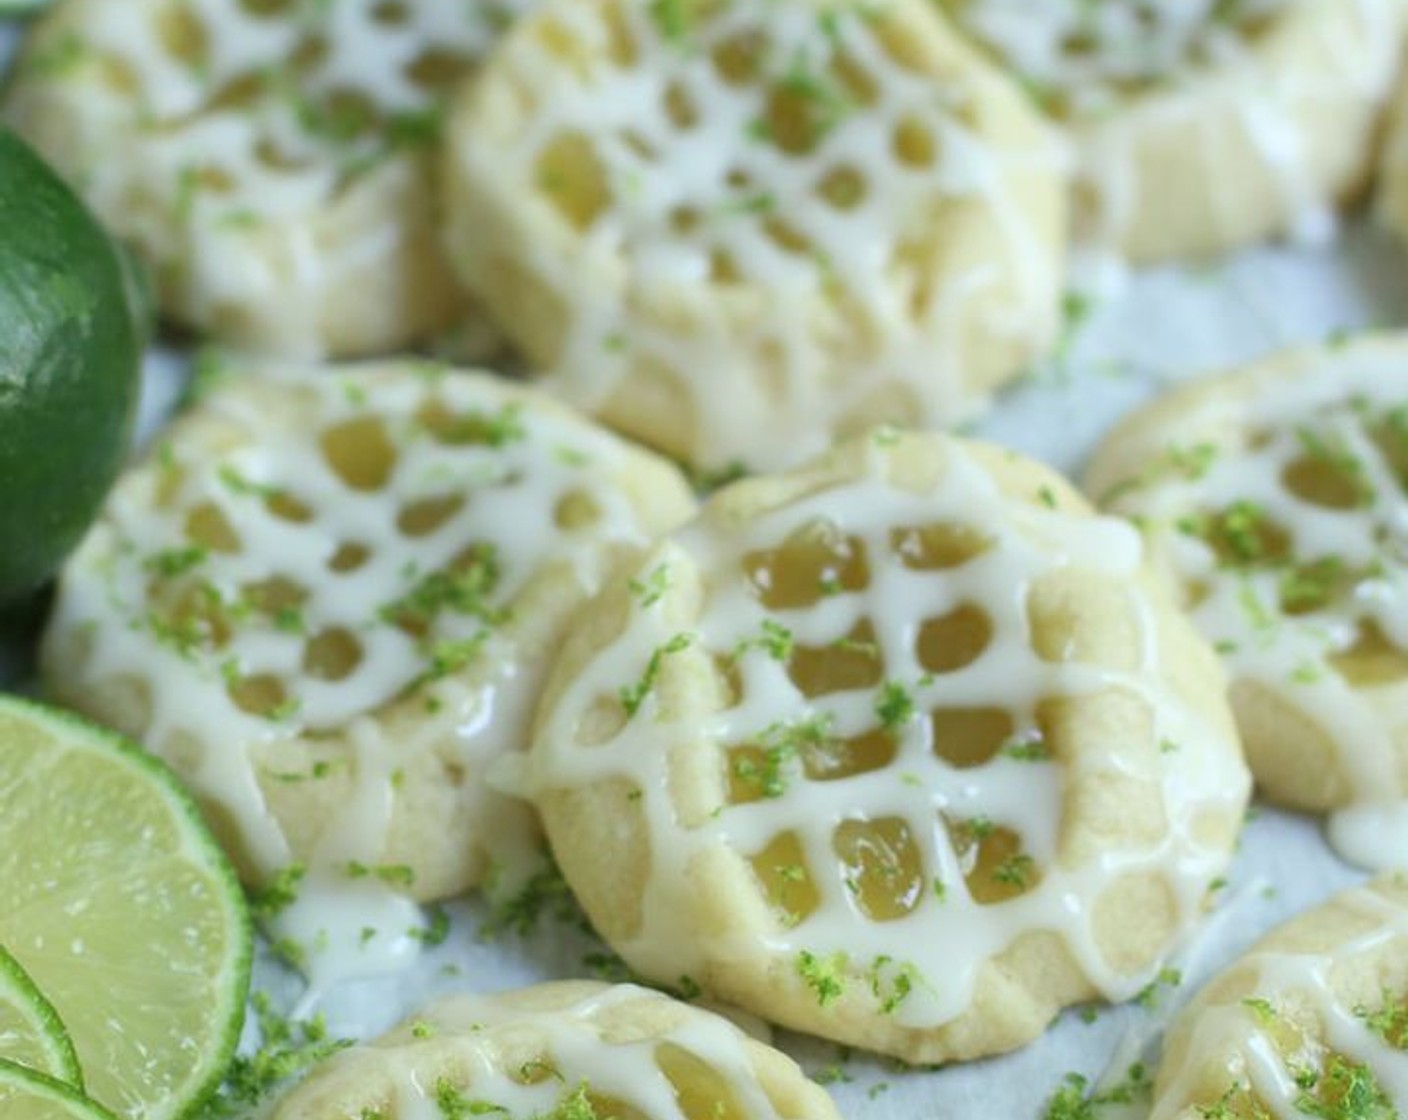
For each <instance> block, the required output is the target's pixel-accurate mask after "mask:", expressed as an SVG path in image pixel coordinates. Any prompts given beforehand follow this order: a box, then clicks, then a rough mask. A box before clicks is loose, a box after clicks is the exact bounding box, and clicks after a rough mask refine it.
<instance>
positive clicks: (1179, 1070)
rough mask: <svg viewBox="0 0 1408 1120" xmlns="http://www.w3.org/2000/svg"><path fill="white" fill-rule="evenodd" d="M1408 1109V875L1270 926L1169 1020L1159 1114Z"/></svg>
mask: <svg viewBox="0 0 1408 1120" xmlns="http://www.w3.org/2000/svg"><path fill="white" fill-rule="evenodd" d="M1405 1112H1408V881H1405V880H1404V879H1403V878H1402V877H1401V876H1392V877H1385V878H1381V879H1378V880H1376V881H1375V882H1373V883H1371V884H1369V885H1368V886H1366V887H1362V888H1358V889H1356V890H1352V891H1346V892H1345V893H1343V894H1340V895H1337V896H1336V897H1335V898H1333V899H1331V900H1330V901H1329V902H1327V903H1326V904H1324V905H1323V906H1320V907H1319V908H1317V909H1315V910H1312V911H1310V912H1309V913H1307V914H1302V915H1301V916H1300V917H1298V918H1296V919H1295V920H1293V921H1291V922H1288V923H1287V924H1286V925H1284V926H1282V927H1280V928H1279V929H1276V930H1274V931H1272V933H1270V934H1269V935H1267V936H1266V937H1265V938H1263V939H1262V940H1261V941H1260V942H1258V943H1257V945H1256V946H1254V947H1253V948H1252V949H1251V951H1250V952H1248V953H1247V955H1246V956H1244V957H1243V958H1242V959H1241V960H1239V961H1238V962H1237V963H1236V964H1234V965H1232V967H1231V968H1229V969H1227V971H1225V972H1223V973H1222V974H1221V975H1220V976H1218V977H1217V978H1216V979H1214V980H1213V981H1212V982H1211V983H1210V984H1209V985H1208V986H1207V988H1206V989H1204V990H1203V992H1201V993H1200V994H1199V996H1198V998H1197V999H1195V1000H1194V1001H1193V1002H1192V1003H1191V1004H1189V1005H1188V1007H1187V1008H1185V1009H1184V1010H1183V1011H1182V1012H1181V1013H1180V1014H1179V1017H1178V1019H1177V1020H1175V1022H1174V1024H1173V1026H1172V1027H1171V1028H1170V1030H1169V1033H1168V1037H1167V1039H1166V1040H1165V1044H1164V1059H1163V1065H1162V1067H1161V1068H1160V1070H1159V1076H1158V1080H1157V1082H1156V1084H1155V1089H1154V1107H1153V1112H1152V1114H1151V1120H1174V1118H1176V1120H1198V1118H1202V1117H1208V1118H1217V1120H1223V1118H1225V1120H1273V1118H1278V1117H1301V1116H1318V1117H1323V1118H1325V1120H1391V1118H1393V1117H1397V1116H1401V1115H1403V1114H1404V1113H1405Z"/></svg>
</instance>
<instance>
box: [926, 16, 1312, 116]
mask: <svg viewBox="0 0 1408 1120" xmlns="http://www.w3.org/2000/svg"><path fill="white" fill-rule="evenodd" d="M1291 2H1292V0H1238V2H1236V3H1233V4H1230V5H1229V4H1227V3H1224V2H1220V0H1097V2H1095V3H1091V2H1090V0H1048V2H1046V3H1042V4H1039V5H1034V4H1032V3H1030V2H1029V0H944V7H946V8H948V9H950V10H951V11H952V12H953V13H954V15H955V17H956V18H957V19H958V20H959V22H960V23H962V25H963V26H964V27H965V28H966V29H967V30H968V31H970V32H971V33H972V34H973V35H974V36H976V37H977V38H978V39H979V40H980V41H981V42H982V43H984V44H985V45H986V46H988V47H989V48H991V49H992V50H993V51H995V52H996V53H997V54H998V55H999V56H1000V57H1001V58H1002V59H1003V61H1004V62H1006V63H1007V64H1008V65H1009V66H1011V67H1012V69H1013V70H1015V71H1016V72H1017V73H1018V74H1020V75H1021V77H1022V79H1023V81H1025V82H1026V83H1027V84H1028V85H1029V86H1030V87H1031V88H1032V90H1033V92H1034V93H1035V94H1036V95H1037V97H1039V98H1040V99H1041V100H1042V101H1044V102H1047V103H1051V104H1054V105H1055V106H1057V107H1059V108H1061V109H1062V110H1064V111H1066V112H1070V113H1072V114H1076V115H1080V114H1091V115H1095V114H1099V113H1102V112H1110V111H1111V110H1113V109H1116V108H1118V107H1119V105H1120V104H1121V102H1122V101H1123V99H1124V98H1125V97H1127V96H1128V95H1129V93H1130V92H1132V91H1139V90H1143V89H1147V88H1149V87H1151V86H1156V85H1159V84H1162V83H1164V82H1168V81H1170V80H1177V79H1178V78H1179V77H1180V76H1182V75H1185V74H1187V73H1188V72H1189V71H1190V70H1196V69H1198V68H1201V67H1206V66H1209V65H1220V64H1226V63H1229V62H1230V63H1237V62H1241V61H1244V60H1245V58H1246V55H1247V36H1248V34H1249V33H1252V34H1254V29H1255V28H1256V26H1257V25H1258V24H1260V23H1262V22H1263V21H1265V20H1267V19H1268V18H1274V17H1275V15H1276V14H1277V13H1279V12H1280V11H1282V10H1283V9H1284V8H1286V7H1287V6H1288V4H1289V3H1291Z"/></svg>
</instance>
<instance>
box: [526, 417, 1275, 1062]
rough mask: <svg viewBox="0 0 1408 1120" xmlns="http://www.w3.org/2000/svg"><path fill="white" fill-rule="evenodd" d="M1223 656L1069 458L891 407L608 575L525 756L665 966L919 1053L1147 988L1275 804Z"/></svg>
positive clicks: (943, 1056)
mask: <svg viewBox="0 0 1408 1120" xmlns="http://www.w3.org/2000/svg"><path fill="white" fill-rule="evenodd" d="M1223 694H1224V682H1223V679H1222V676H1221V674H1220V672H1219V670H1218V667H1217V661H1216V658H1215V657H1214V656H1213V654H1212V652H1211V651H1210V650H1209V649H1208V648H1207V646H1206V644H1205V643H1204V642H1203V641H1202V640H1201V639H1200V638H1199V637H1198V636H1197V634H1196V633H1195V632H1194V631H1193V629H1192V627H1191V626H1189V625H1188V623H1187V622H1186V621H1185V620H1184V619H1183V618H1182V616H1181V615H1180V614H1179V613H1178V612H1177V611H1176V610H1175V609H1174V607H1173V605H1172V603H1171V601H1170V600H1169V598H1168V597H1167V595H1166V592H1165V591H1164V590H1163V588H1162V586H1161V585H1160V584H1159V583H1158V582H1157V581H1156V580H1154V579H1153V577H1152V575H1151V574H1150V573H1149V572H1148V571H1147V570H1146V568H1145V565H1144V556H1143V551H1142V547H1141V544H1140V541H1139V537H1138V535H1137V534H1136V533H1135V532H1134V531H1133V530H1132V529H1131V528H1130V527H1129V526H1127V525H1125V524H1124V523H1122V522H1120V521H1118V520H1115V519H1113V518H1103V517H1098V516H1095V515H1094V514H1093V513H1092V511H1091V510H1090V508H1089V507H1088V506H1087V505H1086V503H1085V502H1084V500H1083V499H1082V498H1081V497H1080V496H1079V495H1078V494H1076V493H1075V491H1074V490H1073V489H1072V488H1071V487H1070V486H1069V485H1068V484H1067V483H1066V482H1065V481H1064V480H1062V479H1061V478H1060V477H1059V476H1057V475H1055V474H1054V473H1053V472H1051V471H1050V470H1048V469H1047V468H1045V467H1042V466H1040V465H1039V464H1036V463H1034V462H1032V461H1030V460H1027V459H1024V458H1021V457H1019V456H1017V455H1016V454H1015V453H1010V452H1006V451H1003V450H1000V449H997V448H994V447H992V446H989V445H985V444H977V443H967V442H963V441H959V440H954V439H948V438H946V437H943V436H940V435H936V434H929V435H920V434H913V435H900V434H896V433H894V432H891V431H888V430H881V431H879V432H877V433H876V434H875V435H874V436H872V437H863V438H860V439H858V440H855V441H852V442H851V443H849V444H847V445H844V446H843V447H841V448H839V449H837V450H836V451H835V452H833V453H832V454H830V455H829V456H827V457H825V458H823V459H821V460H818V461H816V462H815V463H813V464H812V465H810V466H808V467H805V468H803V469H800V470H798V471H796V472H794V473H790V474H784V475H777V476H773V477H769V478H759V479H755V480H749V481H745V482H740V483H737V484H735V485H734V486H731V487H729V488H728V489H726V490H724V491H722V492H720V493H719V494H717V495H715V496H714V498H713V499H712V500H711V501H710V502H709V503H708V504H707V505H706V506H705V508H704V511H703V512H702V513H701V515H700V516H699V517H698V518H697V519H696V520H695V521H693V522H691V523H690V524H689V525H687V526H685V527H684V528H683V529H681V530H679V531H678V532H676V533H674V534H672V535H670V536H668V537H667V538H665V539H664V540H663V542H662V543H661V544H660V545H658V546H657V547H656V548H655V549H654V550H653V551H652V552H651V553H650V554H649V555H648V556H646V557H645V558H644V559H643V560H640V561H639V562H633V563H631V564H630V565H629V570H628V571H627V572H625V573H622V574H621V575H620V576H618V577H617V578H616V579H615V581H614V582H613V583H611V584H608V586H607V588H606V589H605V590H604V591H603V593H602V594H601V595H600V596H599V597H598V598H597V599H596V600H595V601H594V602H593V604H592V605H591V606H590V607H589V608H588V609H587V610H586V611H584V612H583V615H582V617H581V619H580V621H579V624H578V625H577V626H576V627H575V628H574V630H573V633H572V635H571V638H570V639H569V641H568V643H567V645H566V646H565V647H564V650H563V652H562V654H561V657H560V660H559V662H558V664H557V665H556V666H555V668H554V669H553V671H552V674H551V676H550V677H549V680H548V685H547V689H546V692H545V694H544V699H543V703H542V706H541V708H540V710H539V714H538V719H537V722H536V724H535V730H534V735H533V746H532V749H531V751H530V754H529V757H528V764H529V765H528V772H527V774H526V781H527V785H528V786H529V787H530V788H531V790H532V792H533V796H534V799H535V801H536V803H537V804H538V806H539V808H540V810H541V811H542V814H543V818H544V822H545V824H546V827H547V831H548V835H549V838H550V840H551V842H552V845H553V848H554V850H555V852H556V855H557V858H558V861H559V864H560V865H561V868H562V871H563V873H564V874H565V876H566V878H567V880H568V882H569V883H570V884H571V885H572V887H573V889H574V891H575V892H576V893H577V896H578V898H579V899H580V900H581V902H582V903H583V905H584V906H585V908H586V910H587V912H588V913H589V915H590V916H591V918H592V921H593V923H594V924H595V925H596V927H597V929H598V930H599V931H600V932H601V933H602V934H603V935H604V936H605V937H606V938H607V940H608V941H610V942H611V944H612V946H613V947H614V948H615V949H616V950H617V951H618V952H620V953H621V954H622V955H623V956H624V957H625V958H626V960H627V961H628V962H629V963H630V964H631V965H632V967H634V968H635V969H637V970H638V971H639V972H640V973H642V974H643V975H646V976H649V977H651V978H654V979H656V980H659V981H663V982H667V983H679V982H680V978H681V975H682V974H683V975H685V976H687V977H688V978H689V980H690V981H692V982H693V983H695V984H698V985H700V986H702V988H703V989H704V990H705V991H706V992H710V993H712V994H713V995H714V996H716V997H717V998H720V999H723V1000H725V1001H727V1002H730V1003H734V1004H736V1005H738V1006H740V1007H743V1008H745V1009H747V1010H749V1011H752V1012H754V1013H756V1014H758V1015H761V1016H763V1017H765V1018H768V1019H770V1020H772V1021H774V1022H778V1023H782V1024H785V1025H787V1026H791V1027H795V1028H797V1029H799V1030H804V1031H808V1032H811V1033H814V1034H818V1035H821V1036H823V1037H828V1038H832V1039H836V1040H838V1041H843V1042H847V1043H853V1044H856V1045H860V1046H865V1047H868V1048H871V1049H875V1050H879V1051H881V1052H884V1053H889V1054H894V1055H897V1056H899V1057H902V1058H905V1059H908V1060H912V1061H926V1062H927V1061H945V1060H951V1059H965V1058H973V1057H977V1056H980V1055H983V1054H991V1053H996V1052H999V1051H1003V1050H1008V1049H1011V1048H1013V1047H1015V1046H1018V1045H1020V1044H1022V1043H1024V1042H1026V1041H1028V1040H1029V1039H1031V1038H1033V1037H1035V1036H1036V1035H1037V1034H1039V1033H1040V1032H1041V1031H1042V1030H1043V1029H1044V1027H1045V1026H1046V1025H1047V1023H1048V1022H1049V1021H1050V1020H1051V1018H1052V1017H1053V1016H1054V1015H1055V1014H1056V1013H1057V1011H1059V1010H1060V1008H1062V1007H1063V1006H1066V1005H1068V1004H1071V1003H1074V1002H1078V1001H1081V1000H1086V999H1092V998H1098V997H1102V996H1103V997H1106V998H1109V999H1123V998H1128V997H1129V996H1131V995H1133V994H1134V993H1135V992H1136V991H1138V990H1139V988H1140V987H1141V986H1142V985H1144V984H1145V983H1146V982H1147V981H1148V980H1149V979H1150V978H1151V976H1152V975H1153V974H1154V972H1155V971H1156V970H1157V968H1158V966H1159V964H1160V962H1161V961H1162V960H1163V959H1164V957H1165V955H1166V954H1167V953H1168V952H1169V951H1170V949H1172V948H1173V947H1174V946H1175V945H1177V944H1178V943H1179V942H1180V941H1181V940H1182V938H1183V937H1185V936H1186V935H1187V934H1188V933H1189V932H1190V931H1191V929H1192V928H1193V927H1194V925H1195V924H1196V923H1197V921H1198V919H1199V917H1200V915H1201V913H1202V912H1203V909H1204V906H1205V904H1206V900H1207V892H1208V888H1209V885H1210V884H1211V883H1213V882H1214V881H1215V880H1216V879H1217V878H1218V877H1219V876H1220V875H1221V874H1222V872H1223V869H1224V868H1225V867H1226V864H1227V862H1228V859H1229V856H1230V851H1231V847H1232V843H1233V839H1234V836H1235V835H1236V832H1237V830H1238V826H1239V824H1240V821H1241V814H1242V811H1243V809H1244V807H1245V805H1246V799H1247V794H1248V787H1249V778H1248V776H1247V773H1246V770H1245V767H1244V765H1243V763H1242V760H1241V756H1240V753H1239V751H1238V746H1237V741H1236V736H1235V732H1234V730H1233V728H1232V720H1231V715H1230V713H1229V712H1228V710H1227V707H1226V704H1225V701H1224V699H1223Z"/></svg>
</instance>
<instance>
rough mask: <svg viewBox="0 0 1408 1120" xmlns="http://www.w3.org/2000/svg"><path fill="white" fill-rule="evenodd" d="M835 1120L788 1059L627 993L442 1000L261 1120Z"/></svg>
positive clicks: (708, 1019) (532, 991) (558, 988)
mask: <svg viewBox="0 0 1408 1120" xmlns="http://www.w3.org/2000/svg"><path fill="white" fill-rule="evenodd" d="M481 1115H484V1116H489V1115H493V1116H503V1117H530V1116H532V1117H542V1118H544V1120H572V1118H579V1117H602V1118H603V1120H606V1118H612V1120H794V1118H796V1120H839V1117H838V1116H837V1113H836V1108H835V1106H834V1105H833V1104H832V1103H831V1100H830V1098H828V1097H827V1095H826V1093H825V1092H824V1091H823V1090H822V1089H821V1088H819V1087H818V1086H817V1085H815V1084H813V1083H812V1082H811V1081H809V1080H808V1079H807V1078H806V1077H805V1076H804V1075H803V1073H802V1071H801V1070H800V1069H798V1068H797V1065H796V1063H795V1062H793V1061H792V1060H791V1059H790V1058H788V1057H786V1056H785V1055H784V1054H781V1053H779V1052H778V1051H777V1050H774V1049H773V1048H772V1047H771V1046H767V1045H765V1044H764V1043H761V1042H758V1041H756V1040H755V1039H752V1038H750V1037H748V1036H747V1035H745V1034H744V1033H743V1032H742V1031H740V1030H739V1029H738V1028H737V1027H735V1026H734V1025H733V1024H732V1023H730V1022H728V1020H726V1019H723V1018H721V1017H720V1016H718V1015H715V1014H713V1013H712V1012H709V1011H705V1010H702V1009H700V1008H697V1007H690V1006H688V1005H687V1004H683V1003H680V1002H678V1001H676V1000H672V999H669V998H668V997H666V996H663V995H661V994H660V993H658V992H652V991H649V990H647V989H645V988H638V987H634V986H632V985H629V984H619V985H606V984H598V983H593V982H590V981H560V982H557V983H551V984H540V985H538V986H536V987H532V988H525V989H522V990H518V991H510V992H504V993H502V994H499V995H492V996H459V997H451V998H449V999H444V1000H440V1001H439V1002H437V1003H434V1004H432V1005H431V1006H429V1007H427V1008H426V1009H425V1010H424V1011H422V1012H421V1013H419V1014H417V1015H415V1016H413V1017H411V1018H410V1019H408V1020H407V1021H406V1022H404V1023H403V1024H401V1026H399V1027H397V1028H396V1029H395V1030H393V1031H392V1032H390V1033H389V1034H387V1035H385V1036H384V1037H382V1038H380V1039H378V1040H376V1041H375V1042H372V1043H370V1044H368V1045H366V1046H360V1047H357V1048H355V1049H353V1050H348V1051H345V1052H343V1053H341V1054H339V1055H337V1056H336V1057H334V1058H332V1059H331V1060H330V1061H328V1062H326V1063H324V1064H323V1065H322V1066H320V1067H318V1068H317V1069H315V1070H314V1071H313V1073H312V1074H311V1076H310V1077H309V1078H308V1079H307V1080H306V1081H305V1082H304V1083H303V1084H301V1085H299V1086H298V1087H297V1088H295V1089H294V1090H292V1091H291V1092H290V1093H288V1094H287V1095H286V1096H285V1097H284V1098H283V1099H281V1100H280V1101H278V1102H276V1103H275V1104H274V1106H273V1109H272V1112H271V1113H270V1120H345V1118H346V1117H363V1118H366V1120H371V1118H375V1120H445V1118H446V1117H452V1116H481Z"/></svg>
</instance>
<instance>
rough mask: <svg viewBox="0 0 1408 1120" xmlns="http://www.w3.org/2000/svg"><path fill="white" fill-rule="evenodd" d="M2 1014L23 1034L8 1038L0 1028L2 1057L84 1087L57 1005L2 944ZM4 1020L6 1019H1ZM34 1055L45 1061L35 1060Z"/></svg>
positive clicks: (71, 1044) (0, 1001) (0, 986)
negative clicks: (32, 1057)
mask: <svg viewBox="0 0 1408 1120" xmlns="http://www.w3.org/2000/svg"><path fill="white" fill-rule="evenodd" d="M0 1003H3V1004H4V1010H3V1011H0V1016H5V1015H6V1013H7V1012H8V1016H6V1017H8V1018H9V1019H10V1020H11V1021H12V1022H14V1023H15V1025H16V1026H18V1028H19V1030H20V1037H17V1038H7V1037H6V1035H5V1033H4V1032H0V1058H4V1059H6V1060H13V1061H15V1062H16V1063H18V1064H20V1065H26V1066H29V1067H30V1068H33V1069H35V1070H36V1071H37V1072H39V1073H46V1074H48V1075H49V1076H50V1077H53V1078H55V1079H57V1080H59V1081H63V1082H66V1083H67V1084H69V1085H72V1086H73V1087H74V1088H75V1089H82V1088H83V1074H82V1072H81V1071H80V1069H79V1067H78V1055H77V1053H75V1051H74V1049H73V1039H71V1038H70V1037H69V1033H68V1028H67V1027H65V1026H64V1021H63V1019H62V1018H61V1017H60V1016H59V1013H58V1012H57V1011H55V1010H54V1005H53V1004H52V1003H50V1002H49V1001H48V1000H47V999H45V998H44V993H43V992H41V991H40V990H39V988H38V987H37V986H36V985H35V983H34V981H33V980H31V979H30V977H29V973H27V972H26V971H25V970H24V966H22V965H21V964H20V962H19V961H17V960H15V958H14V957H13V956H11V955H10V953H9V952H8V951H7V950H6V949H5V947H4V946H3V945H0ZM0 1021H3V1020H0ZM31 1055H33V1056H35V1057H38V1058H39V1060H40V1061H41V1062H42V1063H43V1064H42V1065H39V1064H36V1063H35V1062H34V1061H33V1060H25V1059H30V1058H31Z"/></svg>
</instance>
